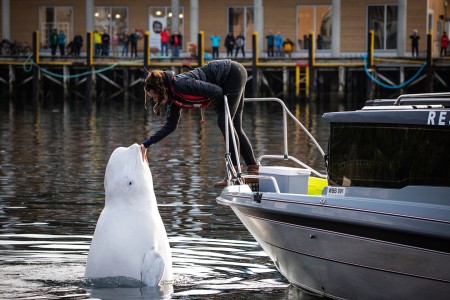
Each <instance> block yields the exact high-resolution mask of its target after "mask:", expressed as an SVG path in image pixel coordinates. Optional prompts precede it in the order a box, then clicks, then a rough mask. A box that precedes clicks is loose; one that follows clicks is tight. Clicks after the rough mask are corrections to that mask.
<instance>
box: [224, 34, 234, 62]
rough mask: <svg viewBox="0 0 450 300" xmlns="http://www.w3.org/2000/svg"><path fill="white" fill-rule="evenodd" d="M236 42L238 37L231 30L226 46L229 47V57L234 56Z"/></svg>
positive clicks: (226, 39)
mask: <svg viewBox="0 0 450 300" xmlns="http://www.w3.org/2000/svg"><path fill="white" fill-rule="evenodd" d="M235 44H236V39H235V38H234V35H233V33H232V32H231V31H230V32H228V35H227V37H226V38H225V45H224V46H225V48H227V57H232V56H233V48H234V45H235Z"/></svg>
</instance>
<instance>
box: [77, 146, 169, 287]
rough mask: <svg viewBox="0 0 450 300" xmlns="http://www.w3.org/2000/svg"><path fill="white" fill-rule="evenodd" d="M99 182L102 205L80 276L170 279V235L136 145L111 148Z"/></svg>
mask: <svg viewBox="0 0 450 300" xmlns="http://www.w3.org/2000/svg"><path fill="white" fill-rule="evenodd" d="M104 185H105V207H104V208H103V211H102V213H101V215H100V217H99V219H98V222H97V226H96V228H95V232H94V236H93V238H92V242H91V246H90V249H89V255H88V259H87V264H86V272H85V277H86V278H105V277H116V276H122V277H129V278H134V279H137V280H140V281H141V282H142V283H144V284H145V285H147V286H156V285H158V284H159V283H161V282H165V281H171V280H172V255H171V251H170V246H169V241H168V238H167V233H166V230H165V228H164V224H163V221H162V219H161V216H160V215H159V211H158V206H157V203H156V197H155V193H154V190H153V179H152V174H151V172H150V168H149V166H148V163H147V162H146V161H143V160H142V154H141V149H140V147H139V145H137V144H134V145H131V146H130V147H128V148H125V147H119V148H117V149H115V150H114V152H113V153H112V155H111V157H110V159H109V161H108V165H107V167H106V172H105V182H104Z"/></svg>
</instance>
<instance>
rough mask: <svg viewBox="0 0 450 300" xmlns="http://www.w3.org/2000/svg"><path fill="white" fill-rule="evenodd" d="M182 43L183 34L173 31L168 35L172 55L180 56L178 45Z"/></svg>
mask: <svg viewBox="0 0 450 300" xmlns="http://www.w3.org/2000/svg"><path fill="white" fill-rule="evenodd" d="M181 45H183V36H182V35H181V34H180V33H179V32H178V31H175V32H174V33H173V34H172V35H171V36H170V47H171V48H172V57H180V47H181Z"/></svg>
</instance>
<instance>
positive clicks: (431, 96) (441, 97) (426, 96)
mask: <svg viewBox="0 0 450 300" xmlns="http://www.w3.org/2000/svg"><path fill="white" fill-rule="evenodd" d="M449 97H450V92H443V93H422V94H403V95H400V96H399V97H398V98H397V100H395V102H394V104H393V105H394V106H398V105H401V102H402V101H403V100H408V99H411V100H422V101H424V102H423V104H426V102H427V101H430V100H438V101H441V102H444V103H447V104H448V103H449V101H450V99H449Z"/></svg>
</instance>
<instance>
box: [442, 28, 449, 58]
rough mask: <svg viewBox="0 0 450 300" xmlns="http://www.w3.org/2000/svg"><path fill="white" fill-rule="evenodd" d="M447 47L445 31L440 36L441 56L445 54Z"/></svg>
mask: <svg viewBox="0 0 450 300" xmlns="http://www.w3.org/2000/svg"><path fill="white" fill-rule="evenodd" d="M447 47H448V35H447V32H445V31H444V32H443V33H442V36H441V57H442V56H447Z"/></svg>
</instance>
